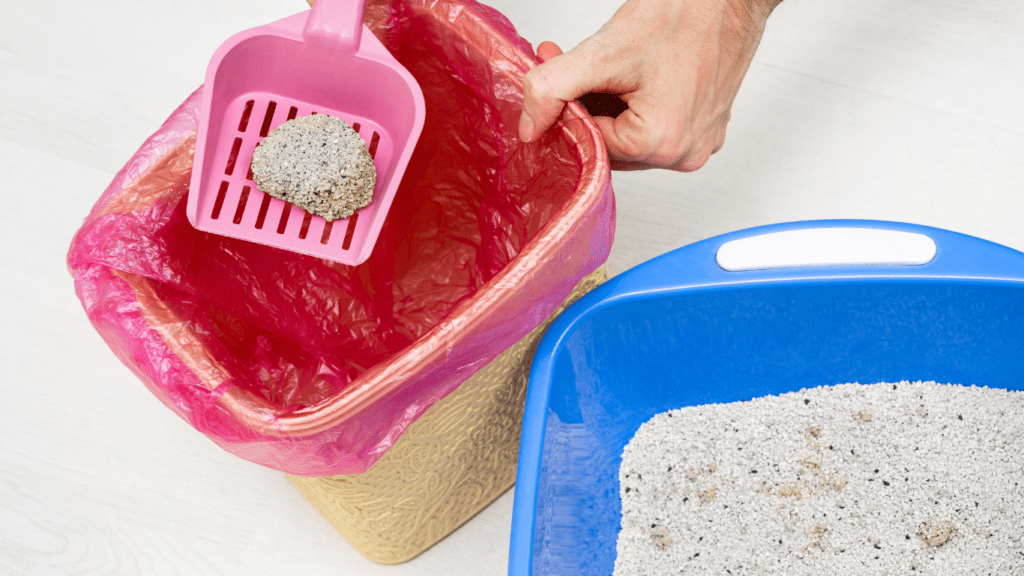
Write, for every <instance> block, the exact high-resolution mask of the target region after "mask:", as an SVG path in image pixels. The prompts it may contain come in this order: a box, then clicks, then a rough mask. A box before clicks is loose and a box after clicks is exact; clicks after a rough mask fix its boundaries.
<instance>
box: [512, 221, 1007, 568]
mask: <svg viewBox="0 0 1024 576" xmlns="http://www.w3.org/2000/svg"><path fill="white" fill-rule="evenodd" d="M900 380H934V381H937V382H940V383H953V384H965V385H969V384H976V385H980V386H989V387H998V388H1006V389H1011V390H1021V389H1022V388H1024V254H1022V253H1020V252H1017V251H1014V250H1011V249H1009V248H1006V247H1003V246H1000V245H997V244H993V243H991V242H986V241H984V240H979V239H977V238H972V237H970V236H964V235H961V234H956V233H953V232H948V231H944V230H938V229H934V228H926V227H921V226H912V225H906V224H896V223H890V222H871V221H823V222H800V223H793V224H783V225H777V226H767V227H762V228H753V229H750V230H744V231H741V232H736V233H732V234H726V235H724V236H718V237H715V238H711V239H709V240H705V241H703V242H699V243H696V244H692V245H690V246H686V247H684V248H680V249H678V250H676V251H674V252H671V253H669V254H666V255H664V256H661V257H659V258H656V259H654V260H651V261H650V262H647V263H645V264H642V265H640V266H637V267H636V268H634V269H632V270H630V271H628V272H626V273H624V274H621V275H620V276H618V277H616V278H614V279H612V280H610V281H609V282H607V283H606V284H605V285H603V286H601V287H600V288H598V289H597V290H594V291H593V292H591V293H590V294H589V295H587V296H585V297H584V298H582V299H581V300H580V301H579V302H577V303H576V304H575V305H573V306H572V307H570V308H569V309H568V310H567V311H566V312H565V313H563V314H562V315H561V316H560V317H559V318H558V320H557V321H556V322H555V323H554V324H553V325H552V326H551V328H550V329H549V330H548V332H547V335H546V336H545V337H544V339H543V341H542V342H541V344H540V347H539V349H538V350H537V353H536V356H535V358H534V362H533V369H532V373H531V376H530V385H529V392H528V393H527V397H526V411H525V416H524V421H523V433H522V440H521V445H520V451H519V471H518V478H517V483H516V494H515V507H514V512H513V520H512V542H511V551H510V558H509V574H511V575H513V576H524V575H534V576H541V575H559V576H570V575H571V576H577V575H599V576H604V575H609V574H611V573H612V569H613V566H614V562H615V555H616V553H615V543H616V539H617V537H618V530H619V523H620V520H621V512H620V510H621V508H620V501H619V482H618V469H619V464H620V462H621V455H622V449H623V447H624V446H625V445H626V443H627V442H629V440H630V439H631V438H632V437H633V434H634V433H635V432H636V430H637V429H638V428H639V427H640V425H641V424H643V423H644V422H646V421H647V420H648V419H650V418H651V417H652V416H654V415H655V414H657V413H660V412H664V411H666V410H670V409H673V408H680V407H683V406H692V405H699V404H707V403H719V402H734V401H743V400H750V399H752V398H756V397H760V396H766V395H771V394H782V393H786V392H792V391H796V390H799V389H801V388H810V387H816V386H822V385H832V384H842V383H846V382H860V383H864V384H869V383H875V382H882V381H900Z"/></svg>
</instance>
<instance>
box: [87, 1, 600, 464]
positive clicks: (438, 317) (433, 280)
mask: <svg viewBox="0 0 1024 576" xmlns="http://www.w3.org/2000/svg"><path fill="white" fill-rule="evenodd" d="M366 19H367V24H368V25H369V26H370V28H371V29H372V30H373V32H374V33H375V34H376V35H377V36H378V37H379V38H380V39H381V40H382V41H383V42H384V44H385V46H387V47H388V48H389V49H390V50H391V51H392V53H394V54H395V55H396V57H398V59H399V60H400V61H401V62H402V63H403V64H404V65H405V66H406V67H407V68H408V69H409V70H410V72H412V74H413V75H414V76H415V77H416V79H417V80H418V82H419V83H420V86H421V87H422V89H423V92H424V96H425V98H426V105H427V117H426V125H425V127H424V130H423V135H422V137H421V139H420V141H419V144H418V146H417V148H416V151H415V153H414V155H413V157H412V160H411V162H410V164H409V167H408V170H407V172H406V175H405V177H404V179H403V182H402V186H401V188H400V189H399V191H398V194H397V196H396V198H395V201H394V204H393V206H392V208H391V211H390V212H389V215H388V219H387V223H386V224H385V226H384V228H383V230H382V231H381V234H380V238H379V239H378V242H377V245H376V247H375V249H374V251H373V254H372V256H371V257H370V259H369V260H368V261H367V262H365V263H364V264H362V265H360V266H357V267H348V266H345V265H342V264H337V263H332V262H328V261H324V260H320V259H317V258H313V257H310V256H305V255H300V254H295V253H291V252H287V251H283V250H279V249H276V248H270V247H267V246H262V245H259V244H255V243H250V242H247V241H243V240H237V239H232V238H227V237H221V236H217V235H212V234H208V233H204V232H199V231H197V230H195V229H194V228H193V227H192V226H191V225H190V224H189V222H188V220H187V218H186V215H185V205H186V195H187V194H188V185H189V176H190V172H191V168H192V157H193V153H194V144H195V131H196V126H197V123H198V118H199V103H200V93H201V90H202V89H201V88H200V90H198V91H197V92H196V93H194V94H192V95H191V96H190V97H189V98H188V99H187V100H186V101H185V102H184V103H183V104H182V105H181V106H180V107H179V108H178V110H176V111H175V112H174V114H173V115H172V116H171V117H170V118H169V119H168V120H167V121H166V122H165V123H164V125H163V126H162V127H161V128H160V129H159V131H157V133H156V134H154V135H153V136H152V137H151V138H150V139H149V140H148V141H147V142H146V143H145V144H144V145H143V146H142V148H141V149H140V150H139V151H138V152H137V153H136V154H135V156H134V157H132V158H131V160H130V161H129V162H128V164H127V165H126V166H125V167H124V168H123V169H122V170H121V172H120V173H119V174H118V175H117V177H116V178H115V179H114V181H113V183H112V184H111V185H110V187H109V188H108V189H107V191H106V192H105V193H104V194H103V196H102V197H101V198H100V200H99V202H98V203H97V204H96V206H95V207H94V208H93V210H92V212H91V213H90V214H89V216H88V218H86V220H85V223H84V224H83V226H82V228H81V230H79V232H78V233H77V235H76V236H75V239H74V240H73V242H72V245H71V249H70V252H69V254H68V266H69V268H70V271H71V273H72V275H73V277H74V280H75V287H76V291H77V293H78V296H79V298H80V299H81V301H82V304H83V305H84V307H85V310H86V312H87V314H88V316H89V319H90V320H91V321H92V323H93V325H94V326H95V328H96V330H97V331H98V332H99V334H100V335H101V336H102V337H103V339H104V340H105V341H106V342H107V344H108V345H109V346H110V348H111V349H112V350H113V351H114V353H115V354H117V356H118V357H119V358H120V359H121V361H122V362H124V364H125V365H127V366H128V367H129V368H130V369H131V370H132V371H133V372H134V373H135V374H136V375H137V376H138V377H139V378H140V379H141V380H142V381H143V382H144V383H145V384H146V386H147V387H148V388H149V389H150V390H151V391H152V392H153V393H154V394H155V395H156V396H157V397H158V398H159V399H160V400H161V401H163V402H164V404H165V405H167V407H169V408H170V409H172V410H173V411H175V412H176V413H177V414H178V415H179V416H181V417H182V418H184V419H185V420H187V421H188V422H189V423H190V424H191V425H192V426H193V427H195V428H196V429H197V430H199V431H200V432H202V433H203V434H205V435H206V436H208V437H209V438H210V439H212V440H213V441H215V442H217V443H218V444H219V445H220V446H222V447H223V448H224V449H226V450H228V451H230V452H232V453H234V454H237V455H238V456H241V457H242V458H246V459H248V460H251V461H253V462H256V463H259V464H262V465H265V466H269V467H271V468H276V469H278V470H283V471H286V472H289V473H292V474H298V475H305V476H324V475H334V474H348V473H356V472H362V471H364V470H366V469H367V468H368V467H369V466H370V465H371V464H373V462H375V461H376V460H377V459H378V458H379V457H380V456H381V454H383V452H384V451H386V450H387V449H388V448H389V447H390V446H391V445H392V444H393V443H394V442H395V440H396V439H397V438H398V437H399V436H400V435H401V433H402V432H403V431H404V430H405V429H406V428H407V427H408V426H409V424H410V423H412V422H413V421H414V420H415V419H416V418H417V417H418V416H420V415H421V414H422V413H423V412H424V411H426V409H427V408H429V407H430V406H431V405H432V404H433V403H434V402H436V401H437V400H439V399H441V398H443V397H444V396H445V395H447V394H448V393H449V392H451V391H452V390H453V389H455V388H456V387H457V386H458V385H459V384H460V383H462V382H463V381H464V380H466V379H467V378H468V377H469V376H471V375H472V374H473V373H474V372H476V371H477V370H479V369H480V368H481V367H483V366H484V365H485V364H486V363H487V362H489V361H490V360H492V359H493V358H494V357H495V356H497V355H498V354H499V353H501V352H502V351H503V350H505V349H506V348H508V347H509V346H510V345H512V344H513V343H514V342H516V341H517V340H519V339H520V338H522V337H523V336H525V335H526V334H527V333H528V332H529V331H530V330H532V329H533V328H534V327H536V326H537V325H538V324H539V323H540V322H541V321H542V320H543V319H544V318H545V317H547V316H548V315H549V314H550V313H551V312H552V311H553V310H554V309H555V308H556V307H557V306H558V305H559V304H560V303H561V302H562V301H563V300H564V299H565V298H566V297H567V296H568V295H569V293H570V292H571V290H572V288H573V287H574V285H575V284H576V283H577V281H579V280H580V279H581V278H582V277H583V276H585V275H586V274H588V273H590V272H592V271H593V270H595V269H596V268H597V267H598V266H599V265H600V264H601V263H602V262H604V261H605V260H606V259H607V256H608V252H609V249H610V246H611V242H612V236H613V230H614V200H613V196H612V192H611V185H610V172H609V164H608V159H607V156H606V152H605V149H604V145H603V143H602V141H601V139H600V135H599V133H598V132H597V130H596V128H595V126H594V124H593V123H592V122H591V121H590V119H589V118H588V117H587V116H586V114H585V112H583V110H582V108H580V107H578V106H577V105H575V104H573V105H572V106H570V107H569V108H568V109H567V112H566V113H565V115H564V116H563V118H562V120H561V122H560V124H559V125H558V126H556V128H555V129H553V130H551V131H549V132H548V133H547V134H546V135H545V136H544V137H543V138H542V139H540V141H538V142H534V143H531V144H529V145H523V144H521V143H520V142H519V141H518V138H517V135H516V134H517V127H518V119H519V113H520V110H521V107H522V79H521V76H522V73H523V71H525V70H526V69H528V68H529V67H531V66H532V65H533V64H534V63H535V59H534V56H533V52H532V50H531V48H530V46H529V44H528V43H526V42H525V41H524V40H522V39H521V38H519V36H517V35H516V33H515V31H514V29H513V28H512V26H511V25H510V24H509V23H508V22H507V20H506V19H505V18H504V17H502V16H501V15H500V14H498V13H497V12H495V11H494V10H492V9H490V8H487V7H485V6H482V5H480V4H476V3H474V2H472V1H469V0H464V1H457V0H453V1H443V2H440V1H439V2H433V1H426V0H412V1H405V0H403V1H402V2H398V1H394V2H390V3H389V2H385V1H377V2H374V1H373V0H371V2H370V3H369V6H368V9H367V18H366ZM102 417H105V418H116V417H117V415H116V414H106V415H102Z"/></svg>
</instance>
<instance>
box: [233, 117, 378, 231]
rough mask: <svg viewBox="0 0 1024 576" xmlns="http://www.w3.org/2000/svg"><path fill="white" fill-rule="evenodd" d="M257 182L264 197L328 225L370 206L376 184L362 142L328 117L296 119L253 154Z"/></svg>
mask: <svg viewBox="0 0 1024 576" xmlns="http://www.w3.org/2000/svg"><path fill="white" fill-rule="evenodd" d="M252 176H253V180H254V181H255V182H256V187H257V188H259V190H260V191H262V192H265V193H267V194H270V195H271V196H273V197H275V198H279V199H281V200H284V201H286V202H291V203H292V204H295V205H296V206H298V207H300V208H302V209H303V210H306V211H307V212H310V213H312V214H316V215H317V216H322V217H324V218H325V219H326V220H327V221H331V220H339V219H344V218H348V217H349V216H351V215H352V214H353V213H354V212H355V211H356V210H359V209H360V208H364V207H366V206H368V205H369V204H370V202H372V201H373V188H374V186H375V185H376V183H377V170H376V168H374V165H373V158H371V157H370V152H369V151H368V150H367V148H366V143H365V142H364V141H363V139H362V137H360V136H359V134H358V133H356V131H355V130H353V129H352V127H351V126H349V125H348V123H346V122H345V121H344V120H342V119H340V118H335V117H334V116H330V115H327V114H313V115H310V116H303V117H300V118H295V119H294V120H289V121H287V122H285V123H284V124H281V125H280V126H278V127H277V128H275V129H274V130H273V131H271V132H270V134H268V135H267V137H266V138H264V139H263V141H262V142H260V144H259V145H258V146H257V147H256V150H255V152H253V155H252Z"/></svg>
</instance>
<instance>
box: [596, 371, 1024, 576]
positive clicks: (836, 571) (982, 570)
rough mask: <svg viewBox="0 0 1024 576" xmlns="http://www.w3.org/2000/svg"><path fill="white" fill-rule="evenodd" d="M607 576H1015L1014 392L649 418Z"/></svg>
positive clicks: (729, 407)
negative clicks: (610, 575)
mask: <svg viewBox="0 0 1024 576" xmlns="http://www.w3.org/2000/svg"><path fill="white" fill-rule="evenodd" d="M619 481H620V496H621V498H622V527H621V530H620V533H619V540H618V547H617V550H618V557H617V559H616V561H615V575H616V576H655V575H659V574H666V575H667V574H671V575H673V576H678V575H685V574H716V575H718V574H722V575H726V576H730V575H731V576H740V575H751V576H753V575H757V576H766V575H772V574H777V575H786V576H802V575H816V576H817V575H839V576H846V575H851V576H852V575H854V574H856V575H858V576H868V575H880V576H881V575H884V576H897V575H899V576H908V575H913V576H924V575H943V576H952V575H972V576H975V575H976V576H1022V575H1024V392H1008V391H1006V390H999V389H989V388H979V387H974V386H972V387H964V386H953V385H939V384H935V383H933V382H928V383H924V382H914V383H910V382H899V383H896V384H891V383H889V384H873V385H860V384H843V385H839V386H831V387H822V388H814V389H809V390H801V391H800V392H795V393H791V394H785V395H782V396H771V397H765V398H759V399H756V400H753V401H750V402H737V403H732V404H715V405H706V406H695V407H689V408H683V409H680V410H674V411H670V412H665V413H662V414H658V415H657V416H655V417H654V418H652V419H651V420H650V421H648V422H647V423H645V424H644V425H643V426H641V427H640V429H639V430H638V431H637V433H636V435H635V436H634V437H633V439H632V440H631V441H630V442H629V444H628V445H627V446H626V448H625V450H624V451H623V455H622V466H621V468H620V474H619Z"/></svg>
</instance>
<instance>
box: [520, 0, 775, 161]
mask: <svg viewBox="0 0 1024 576" xmlns="http://www.w3.org/2000/svg"><path fill="white" fill-rule="evenodd" d="M779 2H781V0H627V1H626V3H625V4H623V5H622V7H620V8H619V10H618V11H617V12H616V13H615V15H614V16H612V19H611V20H609V21H608V23H606V24H605V25H604V26H602V27H601V29H600V30H598V31H597V33H595V34H594V35H593V36H591V37H589V38H587V39H586V40H584V41H583V42H581V43H580V44H579V46H576V47H575V48H573V49H572V50H570V51H569V52H566V53H564V54H563V53H562V50H561V49H560V48H559V47H558V46H557V45H555V44H554V43H552V42H542V43H541V44H540V45H539V46H538V47H537V56H538V58H539V59H540V60H541V61H542V62H543V63H542V64H540V65H538V66H536V67H535V68H533V69H532V70H530V71H529V72H527V73H526V74H525V76H524V77H523V89H524V102H523V113H522V116H521V117H520V122H519V135H520V139H521V140H522V141H523V142H530V141H532V140H534V139H536V138H537V137H539V136H540V135H541V134H543V133H544V131H545V130H547V129H548V128H550V127H551V126H552V125H553V124H554V123H555V121H556V120H557V119H558V117H559V116H560V115H561V113H562V110H563V109H564V107H565V103H566V102H570V101H572V100H576V99H578V98H580V97H581V96H584V95H589V97H591V98H593V97H594V96H596V95H595V94H593V93H603V95H618V97H619V98H621V103H620V106H621V109H624V110H622V113H621V114H618V115H617V116H615V117H612V116H596V117H595V118H594V120H595V121H596V122H597V125H598V128H600V130H601V134H602V135H603V136H604V141H605V144H606V145H607V147H608V153H609V156H610V157H611V160H612V168H615V169H619V170H630V169H633V170H635V169H645V168H668V169H671V170H678V171H681V172H691V171H693V170H697V169H699V168H700V167H702V166H703V165H704V164H705V163H707V161H708V159H709V158H710V157H711V155H712V154H714V153H715V152H718V150H719V149H721V147H722V144H723V143H724V142H725V128H726V124H727V123H728V122H729V115H730V110H731V108H732V102H733V99H735V97H736V92H737V91H738V90H739V87H740V83H741V82H742V81H743V76H744V75H745V74H746V72H747V68H748V67H749V66H750V61H751V60H752V59H753V57H754V52H755V51H756V50H757V45H758V43H759V42H760V40H761V34H762V32H763V31H764V25H765V22H766V20H767V19H768V15H769V14H770V13H771V11H772V10H773V9H774V8H775V6H776V5H778V4H779ZM606 98H607V97H606ZM605 103H607V101H606V102H605Z"/></svg>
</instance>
